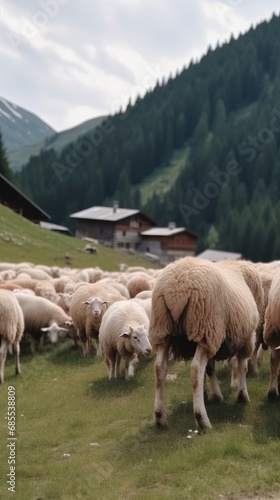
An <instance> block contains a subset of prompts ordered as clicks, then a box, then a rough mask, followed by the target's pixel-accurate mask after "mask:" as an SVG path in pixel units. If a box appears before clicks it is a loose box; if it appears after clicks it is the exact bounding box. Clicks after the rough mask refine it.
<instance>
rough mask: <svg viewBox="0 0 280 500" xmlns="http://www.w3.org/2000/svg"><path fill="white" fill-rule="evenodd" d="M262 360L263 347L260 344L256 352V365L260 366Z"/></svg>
mask: <svg viewBox="0 0 280 500" xmlns="http://www.w3.org/2000/svg"><path fill="white" fill-rule="evenodd" d="M262 359H263V346H262V344H261V345H260V346H259V348H258V351H257V365H258V366H260V364H261V362H262Z"/></svg>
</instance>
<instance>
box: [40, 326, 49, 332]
mask: <svg viewBox="0 0 280 500" xmlns="http://www.w3.org/2000/svg"><path fill="white" fill-rule="evenodd" d="M40 330H41V331H42V332H48V331H49V327H48V326H44V327H43V328H40Z"/></svg>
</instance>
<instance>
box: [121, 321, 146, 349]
mask: <svg viewBox="0 0 280 500" xmlns="http://www.w3.org/2000/svg"><path fill="white" fill-rule="evenodd" d="M120 337H123V338H125V339H129V341H130V344H131V347H133V349H134V350H135V352H137V353H139V354H144V355H145V356H148V355H149V354H151V352H152V346H151V344H150V341H149V338H148V332H147V329H146V327H145V325H139V326H137V327H135V326H130V327H129V330H128V331H126V332H123V333H121V335H120Z"/></svg>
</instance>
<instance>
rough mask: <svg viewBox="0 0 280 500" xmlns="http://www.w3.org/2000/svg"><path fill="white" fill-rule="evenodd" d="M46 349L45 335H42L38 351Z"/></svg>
mask: <svg viewBox="0 0 280 500" xmlns="http://www.w3.org/2000/svg"><path fill="white" fill-rule="evenodd" d="M43 347H44V334H43V333H42V334H41V335H40V337H39V344H38V351H39V352H42V351H43Z"/></svg>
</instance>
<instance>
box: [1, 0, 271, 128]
mask: <svg viewBox="0 0 280 500" xmlns="http://www.w3.org/2000/svg"><path fill="white" fill-rule="evenodd" d="M279 10H280V4H279V1H277V0H265V1H263V0H195V1H191V0H80V1H78V0H36V1H34V0H2V1H1V3H0V22H1V30H0V68H1V77H0V96H1V97H4V98H5V99H8V100H10V101H12V102H13V103H15V104H18V105H19V106H21V107H23V108H25V109H27V110H29V111H32V112H33V113H35V114H37V115H38V116H40V118H42V119H43V120H44V121H46V122H47V123H48V124H49V125H51V126H52V127H53V128H54V129H56V130H57V131H60V130H63V129H66V128H70V127H72V126H75V125H78V124H79V123H81V122H82V121H84V120H87V119H90V118H94V117H95V116H100V115H103V114H107V113H112V112H114V111H116V110H118V109H119V108H120V107H121V106H124V105H125V104H126V103H127V101H128V98H129V96H131V97H132V100H134V98H135V96H136V95H138V94H141V95H143V94H144V93H145V91H146V90H148V89H149V88H152V87H153V86H154V85H155V83H156V81H157V80H158V79H159V80H161V79H162V78H163V76H169V75H170V74H174V73H175V71H176V70H181V69H182V68H183V66H187V65H188V64H189V61H190V59H191V58H193V59H194V60H197V59H198V58H200V57H201V56H202V55H203V54H204V53H205V52H206V51H207V48H208V46H209V45H212V46H213V47H215V46H216V45H217V41H220V42H223V41H226V40H228V39H229V37H230V35H231V34H232V33H233V34H234V35H235V36H237V35H238V34H239V33H244V32H245V31H247V30H248V29H249V28H250V26H251V25H253V26H255V25H256V24H257V23H259V22H260V21H262V20H264V19H267V20H268V19H270V18H271V16H272V14H273V12H275V13H277V14H278V13H279Z"/></svg>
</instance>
